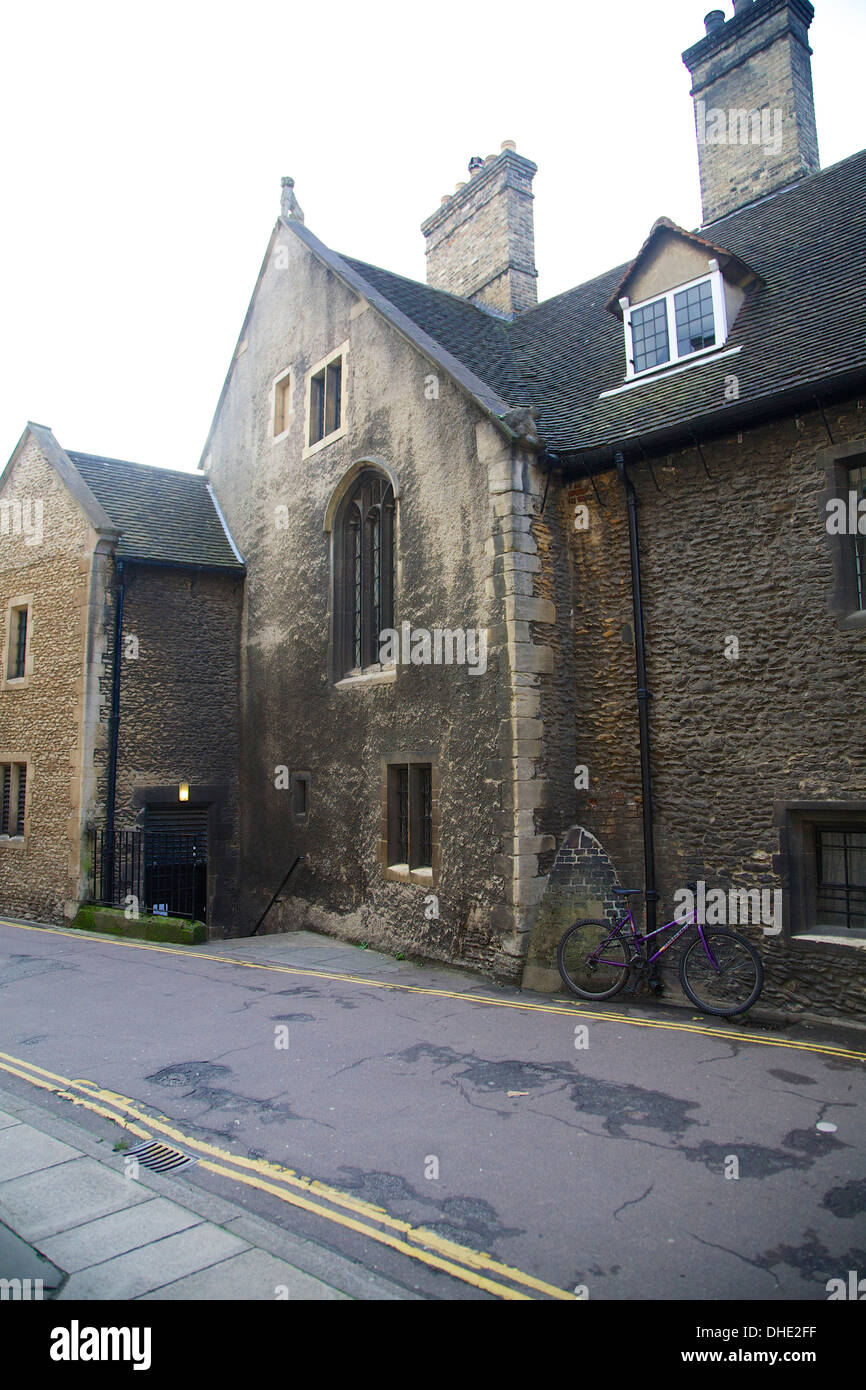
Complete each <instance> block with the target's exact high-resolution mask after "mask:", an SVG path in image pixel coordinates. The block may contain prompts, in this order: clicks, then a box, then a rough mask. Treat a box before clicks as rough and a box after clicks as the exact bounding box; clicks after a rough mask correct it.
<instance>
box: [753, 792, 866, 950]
mask: <svg viewBox="0 0 866 1390" xmlns="http://www.w3.org/2000/svg"><path fill="white" fill-rule="evenodd" d="M773 824H774V825H776V826H778V827H779V846H780V853H779V855H778V856H777V857H775V858H774V861H773V868H774V869H775V870H776V872H777V873H778V874H779V875H780V877H781V879H782V890H783V893H782V901H783V906H784V911H783V925H782V940H783V941H784V943H785V945H786V946H789V947H796V948H798V949H803V950H812V951H815V950H820V949H821V948H822V946H827V945H829V946H832V947H833V949H834V950H840V949H841V950H847V951H849V952H851V953H852V955H854V954H858V953H862V952H863V951H864V950H866V939H864V938H862V937H855V936H852V935H851V934H850V933H849V932H847V930H846V929H844V928H841V927H840V928H837V929H835V930H834V929H833V928H826V927H823V928H822V927H818V925H817V923H816V921H815V907H816V904H815V899H816V893H817V862H816V841H815V833H814V832H815V829H816V827H818V826H826V825H839V824H843V825H845V824H850V825H852V826H853V825H855V824H856V825H866V801H855V800H851V801H827V800H825V801H777V802H776V803H775V805H774V808H773Z"/></svg>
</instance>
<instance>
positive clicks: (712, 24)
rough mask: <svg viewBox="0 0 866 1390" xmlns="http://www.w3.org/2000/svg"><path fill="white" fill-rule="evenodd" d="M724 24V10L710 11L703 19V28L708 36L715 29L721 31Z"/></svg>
mask: <svg viewBox="0 0 866 1390" xmlns="http://www.w3.org/2000/svg"><path fill="white" fill-rule="evenodd" d="M724 22H725V12H724V10H710V12H709V14H708V15H706V16H705V17H704V28H705V29H706V31H707V33H708V34H714V33H715V32H716V30H717V29H721V27H722V25H723V24H724Z"/></svg>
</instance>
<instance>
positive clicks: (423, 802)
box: [382, 758, 438, 882]
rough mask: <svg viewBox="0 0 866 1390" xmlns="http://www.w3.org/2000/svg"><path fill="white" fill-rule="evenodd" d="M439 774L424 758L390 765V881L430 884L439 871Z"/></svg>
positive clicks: (386, 808) (386, 848)
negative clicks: (424, 882) (403, 880)
mask: <svg viewBox="0 0 866 1390" xmlns="http://www.w3.org/2000/svg"><path fill="white" fill-rule="evenodd" d="M437 790H438V789H437V773H436V768H435V766H434V765H433V763H432V762H426V761H423V760H422V759H420V758H406V760H405V761H403V760H402V759H401V760H400V761H396V760H395V761H394V762H388V763H387V765H386V768H385V786H384V795H383V812H384V816H383V819H384V825H383V832H384V833H383V846H382V848H383V859H384V867H385V868H386V870H388V871H393V872H389V874H388V876H389V877H404V878H405V877H409V878H413V877H414V878H415V879H416V881H418V882H421V881H424V877H425V876H426V879H427V881H429V879H430V877H431V876H432V874H433V870H434V868H436V867H438V865H437V864H436V862H435V861H436V860H437V859H438V845H437V827H438V814H437Z"/></svg>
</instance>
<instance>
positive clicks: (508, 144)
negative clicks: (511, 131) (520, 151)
mask: <svg viewBox="0 0 866 1390" xmlns="http://www.w3.org/2000/svg"><path fill="white" fill-rule="evenodd" d="M502 149H503V150H516V149H517V145H516V144H515V143H514V141H513V140H503V141H502Z"/></svg>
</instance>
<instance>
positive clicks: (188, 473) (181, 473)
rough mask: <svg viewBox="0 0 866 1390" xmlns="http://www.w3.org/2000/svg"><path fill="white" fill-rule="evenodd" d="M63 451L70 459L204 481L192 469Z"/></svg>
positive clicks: (79, 450) (83, 452)
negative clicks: (118, 465) (87, 460)
mask: <svg viewBox="0 0 866 1390" xmlns="http://www.w3.org/2000/svg"><path fill="white" fill-rule="evenodd" d="M65 452H66V453H67V454H68V455H69V457H70V458H71V459H76V458H78V459H90V460H91V462H93V463H119V464H120V466H121V467H122V468H142V469H144V470H145V472H149V471H152V472H156V473H159V474H160V475H162V474H164V473H171V474H174V475H175V476H176V477H179V478H195V479H196V481H197V482H204V481H205V479H204V475H203V474H202V473H199V472H197V471H195V470H192V469H186V468H165V467H163V465H162V464H160V463H137V462H135V460H133V459H119V458H114V457H113V456H111V455H108V454H90V453H88V452H87V451H86V450H84V449H67V450H66V451H65Z"/></svg>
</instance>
